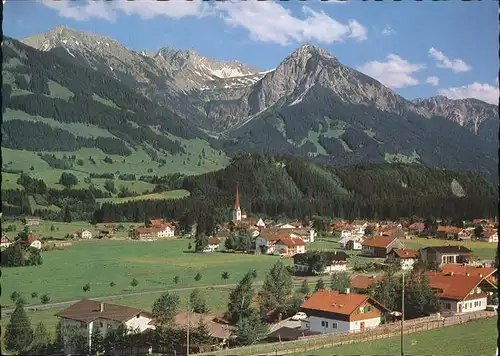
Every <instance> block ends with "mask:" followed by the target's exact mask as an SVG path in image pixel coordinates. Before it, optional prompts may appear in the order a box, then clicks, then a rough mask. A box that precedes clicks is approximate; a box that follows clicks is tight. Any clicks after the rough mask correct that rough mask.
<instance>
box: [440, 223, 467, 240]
mask: <svg viewBox="0 0 500 356" xmlns="http://www.w3.org/2000/svg"><path fill="white" fill-rule="evenodd" d="M461 231H462V229H460V228H458V227H454V226H438V228H437V236H438V238H440V239H447V240H458V234H459V233H460V232H461Z"/></svg>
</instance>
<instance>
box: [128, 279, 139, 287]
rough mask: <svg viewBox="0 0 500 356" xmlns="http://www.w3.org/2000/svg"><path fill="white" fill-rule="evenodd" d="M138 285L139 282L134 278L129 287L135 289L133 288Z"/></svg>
mask: <svg viewBox="0 0 500 356" xmlns="http://www.w3.org/2000/svg"><path fill="white" fill-rule="evenodd" d="M138 284H139V281H138V280H137V279H135V278H134V279H132V281H131V282H130V285H131V286H132V287H135V286H137V285H138Z"/></svg>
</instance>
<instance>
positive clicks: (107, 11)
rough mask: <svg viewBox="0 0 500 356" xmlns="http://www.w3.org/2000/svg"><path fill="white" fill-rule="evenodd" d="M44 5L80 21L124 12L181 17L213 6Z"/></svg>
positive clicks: (139, 2)
mask: <svg viewBox="0 0 500 356" xmlns="http://www.w3.org/2000/svg"><path fill="white" fill-rule="evenodd" d="M40 2H41V3H42V4H43V5H45V6H48V7H50V8H52V9H54V10H56V11H57V12H58V14H59V16H61V17H65V18H70V19H73V20H77V21H87V20H90V19H91V18H97V19H102V20H107V21H111V22H114V21H116V17H117V15H118V14H119V13H120V12H121V13H124V14H125V15H138V16H140V17H141V18H143V19H151V18H154V17H156V16H164V17H170V18H181V17H184V16H198V17H199V16H203V15H204V14H207V13H208V12H209V10H210V7H209V6H208V5H207V3H206V2H197V1H196V2H195V1H181V0H176V1H168V2H167V1H166V2H163V1H147V0H135V1H125V0H115V1H113V2H110V1H109V2H108V1H99V0H98V1H81V2H75V1H68V0H61V1H51V0H41V1H40Z"/></svg>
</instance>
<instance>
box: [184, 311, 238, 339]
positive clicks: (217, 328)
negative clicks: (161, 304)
mask: <svg viewBox="0 0 500 356" xmlns="http://www.w3.org/2000/svg"><path fill="white" fill-rule="evenodd" d="M188 320H189V326H190V328H193V329H194V328H196V327H198V325H200V322H203V323H204V324H205V325H206V327H207V328H208V330H209V331H210V335H211V336H212V337H213V338H215V339H216V344H217V345H220V346H223V345H225V344H226V343H227V342H228V341H229V340H230V339H232V338H233V337H234V336H233V332H234V330H235V329H236V327H235V326H233V325H229V324H227V323H225V322H222V321H221V320H219V319H218V318H216V317H215V316H213V315H209V314H200V313H189V315H188V313H187V312H178V313H177V314H176V315H175V323H176V324H177V325H178V326H179V327H181V328H186V327H187V325H188Z"/></svg>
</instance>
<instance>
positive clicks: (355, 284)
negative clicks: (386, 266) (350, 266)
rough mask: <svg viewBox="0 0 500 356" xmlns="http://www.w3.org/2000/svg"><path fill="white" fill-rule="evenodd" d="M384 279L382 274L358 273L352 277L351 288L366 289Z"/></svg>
mask: <svg viewBox="0 0 500 356" xmlns="http://www.w3.org/2000/svg"><path fill="white" fill-rule="evenodd" d="M382 279H383V278H382V276H362V275H357V276H355V277H354V278H352V279H351V288H356V289H360V290H366V289H368V288H370V287H371V285H372V284H374V283H377V282H380V281H381V280H382Z"/></svg>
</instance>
